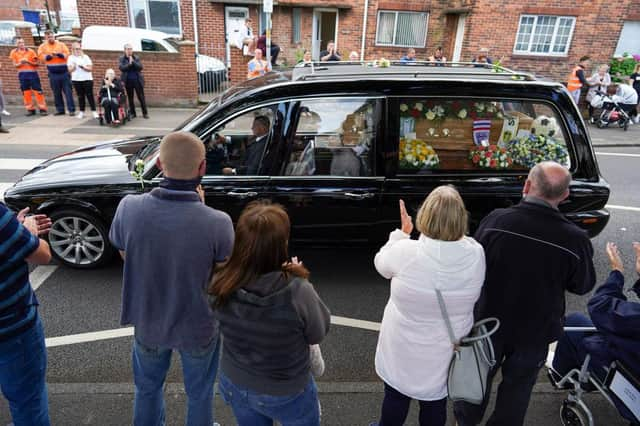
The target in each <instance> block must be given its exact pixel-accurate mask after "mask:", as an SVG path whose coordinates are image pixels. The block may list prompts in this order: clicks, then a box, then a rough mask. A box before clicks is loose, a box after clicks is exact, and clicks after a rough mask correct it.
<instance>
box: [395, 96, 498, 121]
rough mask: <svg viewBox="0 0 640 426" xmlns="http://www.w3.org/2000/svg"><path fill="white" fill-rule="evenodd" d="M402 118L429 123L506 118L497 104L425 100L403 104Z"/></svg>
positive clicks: (401, 108)
mask: <svg viewBox="0 0 640 426" xmlns="http://www.w3.org/2000/svg"><path fill="white" fill-rule="evenodd" d="M400 116H402V117H413V118H416V119H417V118H422V117H424V118H426V119H427V120H429V121H442V120H444V119H445V118H448V117H450V118H458V119H460V120H466V119H468V118H471V119H472V120H479V119H492V118H498V119H502V118H504V114H503V112H502V111H501V110H500V108H499V107H498V106H497V105H496V103H495V102H474V101H444V102H436V101H432V100H425V101H420V102H415V103H401V104H400Z"/></svg>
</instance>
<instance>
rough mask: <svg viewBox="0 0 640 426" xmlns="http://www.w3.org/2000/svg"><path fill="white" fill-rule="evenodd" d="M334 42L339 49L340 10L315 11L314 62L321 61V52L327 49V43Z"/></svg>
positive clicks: (312, 41)
mask: <svg viewBox="0 0 640 426" xmlns="http://www.w3.org/2000/svg"><path fill="white" fill-rule="evenodd" d="M331 40H333V41H334V42H335V43H336V48H337V47H338V10H337V9H314V10H313V37H312V40H311V45H312V47H311V48H312V52H311V55H312V57H313V60H315V61H318V60H320V52H321V51H323V50H325V49H326V48H327V43H328V42H329V41H331Z"/></svg>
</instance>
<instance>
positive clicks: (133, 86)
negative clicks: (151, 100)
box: [125, 81, 147, 117]
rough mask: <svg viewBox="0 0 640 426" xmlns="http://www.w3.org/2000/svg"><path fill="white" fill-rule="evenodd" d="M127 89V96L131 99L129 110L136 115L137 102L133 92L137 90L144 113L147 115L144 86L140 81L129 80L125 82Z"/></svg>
mask: <svg viewBox="0 0 640 426" xmlns="http://www.w3.org/2000/svg"><path fill="white" fill-rule="evenodd" d="M125 88H126V89H127V98H128V99H129V112H130V113H131V115H132V116H134V117H135V115H136V104H135V101H134V100H133V92H134V91H135V93H136V95H137V96H138V100H139V101H140V108H142V115H147V102H146V101H145V99H144V86H143V85H142V83H141V82H140V81H127V82H126V83H125Z"/></svg>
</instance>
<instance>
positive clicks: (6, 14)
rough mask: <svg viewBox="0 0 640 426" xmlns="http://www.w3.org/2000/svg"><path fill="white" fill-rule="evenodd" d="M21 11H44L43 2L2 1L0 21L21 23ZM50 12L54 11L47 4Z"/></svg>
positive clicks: (33, 0)
mask: <svg viewBox="0 0 640 426" xmlns="http://www.w3.org/2000/svg"><path fill="white" fill-rule="evenodd" d="M22 9H29V10H34V9H45V1H44V0H2V1H0V20H12V21H13V20H16V21H22V19H23V17H22ZM49 9H50V10H55V9H54V7H53V5H52V4H49Z"/></svg>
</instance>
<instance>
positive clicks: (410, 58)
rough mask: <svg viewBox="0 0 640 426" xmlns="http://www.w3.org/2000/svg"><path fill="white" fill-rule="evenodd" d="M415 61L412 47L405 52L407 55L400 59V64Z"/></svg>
mask: <svg viewBox="0 0 640 426" xmlns="http://www.w3.org/2000/svg"><path fill="white" fill-rule="evenodd" d="M415 61H416V49H414V48H413V47H412V48H410V49H408V50H407V54H406V55H404V56H403V57H402V58H400V62H402V63H403V64H406V63H408V62H415Z"/></svg>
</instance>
